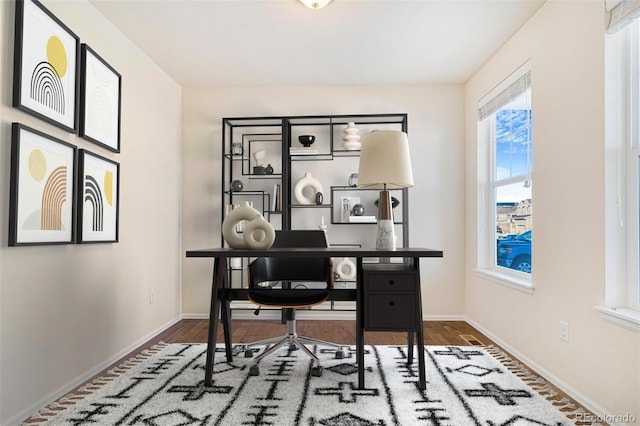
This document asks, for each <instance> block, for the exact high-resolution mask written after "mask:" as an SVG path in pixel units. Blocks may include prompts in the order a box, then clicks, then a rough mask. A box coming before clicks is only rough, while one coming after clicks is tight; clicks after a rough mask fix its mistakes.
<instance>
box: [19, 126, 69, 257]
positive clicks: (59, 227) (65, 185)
mask: <svg viewBox="0 0 640 426" xmlns="http://www.w3.org/2000/svg"><path fill="white" fill-rule="evenodd" d="M76 159H77V148H76V147H75V146H74V145H72V144H70V143H67V142H65V141H62V140H60V139H56V138H54V137H52V136H49V135H47V134H45V133H43V132H41V131H39V130H35V129H32V128H30V127H27V126H25V125H23V124H20V123H12V125H11V177H10V189H9V246H21V245H44V244H73V243H74V242H75V237H76V233H75V219H76V217H75V214H76V208H75V207H76V204H75V199H76V198H75V184H76V176H75V173H76Z"/></svg>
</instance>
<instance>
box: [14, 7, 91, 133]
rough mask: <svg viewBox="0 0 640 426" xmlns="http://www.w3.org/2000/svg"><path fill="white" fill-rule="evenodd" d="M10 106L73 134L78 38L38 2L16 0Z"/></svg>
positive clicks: (75, 126)
mask: <svg viewBox="0 0 640 426" xmlns="http://www.w3.org/2000/svg"><path fill="white" fill-rule="evenodd" d="M15 24H16V39H15V49H14V55H15V58H14V84H13V106H14V107H17V108H19V109H21V110H23V111H26V112H28V113H30V114H32V115H35V116H36V117H39V118H41V119H43V120H45V121H47V122H50V123H52V124H54V125H56V126H58V127H61V128H63V129H66V130H69V131H71V132H75V130H76V128H77V123H76V81H77V70H78V62H79V49H80V39H79V38H78V37H77V36H76V35H75V34H74V33H73V32H71V30H69V28H67V27H66V26H65V25H64V24H63V23H62V22H61V21H60V20H59V19H58V18H56V17H55V16H54V15H53V14H52V13H51V12H50V11H49V10H48V9H46V8H45V7H44V6H43V5H42V4H41V3H40V2H39V1H38V0H17V1H16V22H15Z"/></svg>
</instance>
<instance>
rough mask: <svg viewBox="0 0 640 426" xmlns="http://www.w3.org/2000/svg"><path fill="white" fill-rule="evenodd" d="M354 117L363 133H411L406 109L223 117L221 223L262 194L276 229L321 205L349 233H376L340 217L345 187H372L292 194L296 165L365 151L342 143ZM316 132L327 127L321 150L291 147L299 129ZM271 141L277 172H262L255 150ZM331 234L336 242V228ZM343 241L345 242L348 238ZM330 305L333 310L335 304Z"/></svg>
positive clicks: (400, 193)
mask: <svg viewBox="0 0 640 426" xmlns="http://www.w3.org/2000/svg"><path fill="white" fill-rule="evenodd" d="M349 122H353V123H354V124H355V126H356V127H358V128H359V129H363V130H365V132H363V133H361V136H362V135H363V134H364V133H366V131H371V130H377V129H387V130H401V131H403V132H407V133H408V116H407V114H406V113H385V114H343V115H302V116H295V115H292V116H258V117H226V118H223V119H222V144H221V145H222V146H221V149H222V153H221V158H222V159H223V161H222V167H221V176H222V189H221V200H222V209H221V217H220V220H221V222H220V223H222V221H223V220H224V218H225V215H226V212H227V206H228V205H233V204H238V203H239V202H241V201H243V200H245V199H247V198H250V197H255V198H256V199H261V201H260V203H259V204H261V207H262V213H263V216H265V218H267V219H268V220H269V221H270V222H272V223H274V226H275V227H276V229H294V225H293V224H292V217H293V216H294V215H296V214H308V213H311V212H314V211H315V212H317V211H318V210H317V209H320V210H326V211H328V212H329V214H330V218H331V219H330V221H329V223H327V225H330V226H335V225H339V228H340V233H342V232H347V233H348V232H349V227H350V226H354V227H364V228H360V229H361V230H362V229H364V230H366V232H367V233H369V234H370V233H372V232H373V233H374V232H375V223H345V222H341V221H337V220H334V219H335V218H334V209H335V208H336V205H335V203H336V200H335V198H336V194H337V193H339V192H345V191H346V192H348V191H354V192H355V193H358V192H359V191H367V192H368V193H371V190H366V189H359V188H354V187H348V186H345V185H341V184H340V183H336V182H333V183H331V185H327V187H328V191H329V192H330V194H326V193H325V194H323V195H324V197H323V198H324V199H323V203H322V204H321V205H315V204H312V205H309V204H299V203H297V202H295V200H292V192H293V184H294V182H292V170H293V169H295V168H296V167H301V165H314V167H316V166H317V167H319V168H320V167H321V165H322V164H329V163H325V162H331V161H335V160H340V159H341V158H349V157H355V158H357V157H359V154H360V151H359V150H347V149H345V148H343V147H342V145H341V143H342V138H341V135H342V131H343V130H344V128H345V127H346V126H347V124H348V123H349ZM314 133H321V136H322V138H320V137H317V138H316V143H315V146H316V147H317V149H318V152H317V153H316V154H305V155H295V154H292V153H291V152H290V147H292V146H293V147H295V146H300V144H299V143H298V139H297V136H298V135H300V134H314ZM318 139H321V140H318ZM234 143H240V144H241V145H242V154H239V155H238V154H235V155H234V154H232V144H234ZM267 146H268V147H269V148H268V151H269V153H270V156H269V157H268V159H267V160H266V161H267V162H269V164H270V165H271V166H272V167H273V169H274V171H273V174H269V175H264V174H260V175H256V174H254V173H253V169H252V167H251V164H253V161H254V159H253V158H252V154H253V153H254V152H255V151H257V150H260V149H265V147H267ZM356 171H357V170H356ZM235 179H241V180H243V183H244V188H243V190H241V191H232V190H231V188H230V184H231V182H232V181H233V180H235ZM275 185H280V195H279V197H278V200H277V201H275V203H277V208H275V209H274V206H275V204H274V198H273V197H274V195H275V194H274V190H273V188H274V187H275ZM392 195H395V196H397V197H399V198H400V203H401V205H402V208H401V212H400V217H398V218H395V219H394V223H396V225H397V226H399V227H400V228H401V235H402V242H401V244H399V245H400V246H403V247H408V246H409V217H408V216H409V196H408V190H407V189H402V190H396V191H394V194H392ZM254 207H256V206H255V205H254ZM258 210H260V208H258ZM323 217H324V216H323ZM273 221H275V222H273ZM367 227H368V228H367ZM353 229H356V228H353ZM329 236H330V238H329V240H330V243H331V234H329ZM348 244H351V242H348ZM337 245H344V242H341V243H339V244H337ZM353 245H362V241H353ZM225 246H226V243H225V241H224V239H223V238H222V236H221V247H225ZM246 261H248V259H244V260H243V262H246ZM238 275H239V276H240V277H239V280H240V281H241V284H240V287H242V286H243V285H244V284H243V283H244V280H245V276H244V272H243V268H242V267H241V268H240V269H238V268H235V269H231V268H230V269H229V278H230V280H231V281H230V282H231V283H232V286H233V285H234V281H236V280H237V279H238ZM234 278H236V280H234ZM330 310H333V305H332V307H331V309H330ZM342 310H343V309H342Z"/></svg>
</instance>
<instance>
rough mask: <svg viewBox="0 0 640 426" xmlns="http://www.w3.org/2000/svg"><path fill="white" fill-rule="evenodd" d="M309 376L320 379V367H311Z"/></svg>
mask: <svg viewBox="0 0 640 426" xmlns="http://www.w3.org/2000/svg"><path fill="white" fill-rule="evenodd" d="M311 375H312V376H314V377H321V376H322V367H313V368H312V369H311Z"/></svg>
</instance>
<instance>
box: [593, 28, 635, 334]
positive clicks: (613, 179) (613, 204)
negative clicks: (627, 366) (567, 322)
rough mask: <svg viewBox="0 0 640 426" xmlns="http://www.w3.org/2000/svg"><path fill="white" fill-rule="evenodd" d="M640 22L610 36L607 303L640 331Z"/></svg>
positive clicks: (605, 311) (608, 314)
mask: <svg viewBox="0 0 640 426" xmlns="http://www.w3.org/2000/svg"><path fill="white" fill-rule="evenodd" d="M639 38H640V23H639V22H638V21H637V20H636V21H635V22H633V23H631V24H628V25H626V26H625V27H624V28H622V29H618V30H617V32H614V33H612V34H608V35H607V36H606V38H605V76H606V80H605V89H606V90H605V94H606V95H605V111H606V114H605V235H606V240H605V242H606V247H605V262H606V275H605V277H606V283H605V304H604V306H596V307H595V309H596V310H598V311H599V312H600V313H601V314H602V316H603V317H604V318H605V319H607V320H610V321H612V322H614V323H616V324H619V325H621V326H624V327H626V328H629V329H631V330H634V331H637V332H640V301H639V300H638V299H639V297H640V294H639V292H640V281H639V280H640V246H639V239H640V237H639V231H640V209H639V202H640V196H639V191H640V182H639V179H640V168H639V164H638V163H639V161H640V139H639V135H640V66H639V63H640V39H639Z"/></svg>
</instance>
